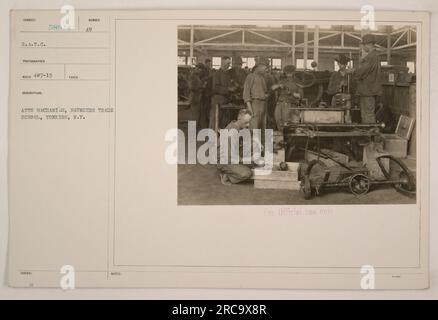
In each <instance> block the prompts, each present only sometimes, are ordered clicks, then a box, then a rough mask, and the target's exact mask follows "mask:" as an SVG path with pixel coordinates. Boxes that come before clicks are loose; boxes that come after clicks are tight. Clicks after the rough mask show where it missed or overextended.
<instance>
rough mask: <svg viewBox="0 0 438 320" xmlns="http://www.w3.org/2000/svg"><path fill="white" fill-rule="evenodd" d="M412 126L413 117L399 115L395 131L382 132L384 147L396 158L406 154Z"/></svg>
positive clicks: (403, 156)
mask: <svg viewBox="0 0 438 320" xmlns="http://www.w3.org/2000/svg"><path fill="white" fill-rule="evenodd" d="M413 128H414V119H413V118H409V117H408V116H403V115H401V116H400V118H399V120H398V124H397V128H396V129H395V133H386V134H383V141H384V149H385V151H386V152H387V153H389V154H390V155H392V156H394V157H397V158H405V157H407V155H408V143H409V139H410V137H411V134H412V131H413Z"/></svg>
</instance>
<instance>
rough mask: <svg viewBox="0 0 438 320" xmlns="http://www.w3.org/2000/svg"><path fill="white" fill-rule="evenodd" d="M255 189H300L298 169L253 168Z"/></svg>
mask: <svg viewBox="0 0 438 320" xmlns="http://www.w3.org/2000/svg"><path fill="white" fill-rule="evenodd" d="M253 172H254V174H253V178H254V187H255V188H256V189H280V190H300V182H299V181H298V171H275V170H274V171H271V172H269V171H266V170H264V169H255V170H253Z"/></svg>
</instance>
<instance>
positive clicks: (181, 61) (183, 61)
mask: <svg viewBox="0 0 438 320" xmlns="http://www.w3.org/2000/svg"><path fill="white" fill-rule="evenodd" d="M181 64H187V57H186V56H178V65H181Z"/></svg>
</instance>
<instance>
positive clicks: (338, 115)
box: [302, 109, 344, 123]
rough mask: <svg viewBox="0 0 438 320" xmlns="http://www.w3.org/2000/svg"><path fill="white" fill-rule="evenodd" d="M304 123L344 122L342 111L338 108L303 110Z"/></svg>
mask: <svg viewBox="0 0 438 320" xmlns="http://www.w3.org/2000/svg"><path fill="white" fill-rule="evenodd" d="M302 122H304V123H344V111H338V110H329V109H323V110H321V109H320V110H304V111H303V113H302Z"/></svg>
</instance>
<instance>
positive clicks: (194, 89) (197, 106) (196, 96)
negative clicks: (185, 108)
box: [189, 63, 204, 129]
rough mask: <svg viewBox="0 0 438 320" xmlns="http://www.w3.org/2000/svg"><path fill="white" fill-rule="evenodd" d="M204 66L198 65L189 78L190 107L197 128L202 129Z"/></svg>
mask: <svg viewBox="0 0 438 320" xmlns="http://www.w3.org/2000/svg"><path fill="white" fill-rule="evenodd" d="M203 68H204V65H203V64H202V63H198V64H197V65H196V67H195V69H193V71H192V73H191V74H190V77H189V89H190V107H191V111H192V117H193V120H195V121H196V128H198V129H200V128H201V123H200V120H201V108H202V91H203V89H204V84H203V81H202V80H201V74H202V69H203Z"/></svg>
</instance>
